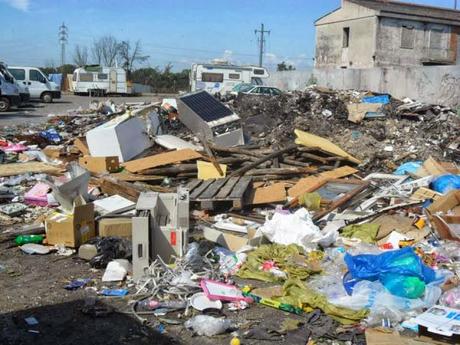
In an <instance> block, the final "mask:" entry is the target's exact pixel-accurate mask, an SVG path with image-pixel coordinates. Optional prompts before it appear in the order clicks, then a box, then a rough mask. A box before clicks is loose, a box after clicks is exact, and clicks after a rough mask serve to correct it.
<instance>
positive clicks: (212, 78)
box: [201, 73, 224, 83]
mask: <svg viewBox="0 0 460 345" xmlns="http://www.w3.org/2000/svg"><path fill="white" fill-rule="evenodd" d="M201 81H204V82H212V83H222V82H223V81H224V74H223V73H201Z"/></svg>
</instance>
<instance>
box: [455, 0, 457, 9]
mask: <svg viewBox="0 0 460 345" xmlns="http://www.w3.org/2000/svg"><path fill="white" fill-rule="evenodd" d="M454 3H455V5H454V6H455V9H457V0H455V2H454Z"/></svg>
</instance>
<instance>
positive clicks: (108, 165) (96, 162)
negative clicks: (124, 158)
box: [78, 156, 120, 174]
mask: <svg viewBox="0 0 460 345" xmlns="http://www.w3.org/2000/svg"><path fill="white" fill-rule="evenodd" d="M78 162H79V163H80V165H81V166H82V167H83V168H85V169H86V170H88V171H90V172H92V173H95V174H103V173H106V172H116V171H118V169H120V163H119V161H118V157H117V156H111V157H91V156H83V157H81V158H80V159H79V160H78Z"/></svg>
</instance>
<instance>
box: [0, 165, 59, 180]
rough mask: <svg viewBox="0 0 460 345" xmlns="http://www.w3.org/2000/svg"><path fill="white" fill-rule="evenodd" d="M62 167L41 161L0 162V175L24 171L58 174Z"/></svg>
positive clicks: (17, 173) (24, 172)
mask: <svg viewBox="0 0 460 345" xmlns="http://www.w3.org/2000/svg"><path fill="white" fill-rule="evenodd" d="M62 171H63V170H62V169H60V168H57V167H55V166H52V165H49V164H46V163H42V162H27V163H9V164H0V176H1V177H6V176H15V175H22V174H26V173H32V174H50V175H59V174H60V173H62Z"/></svg>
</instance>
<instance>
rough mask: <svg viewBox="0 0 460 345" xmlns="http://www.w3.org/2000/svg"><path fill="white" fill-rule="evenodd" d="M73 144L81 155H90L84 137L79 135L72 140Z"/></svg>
mask: <svg viewBox="0 0 460 345" xmlns="http://www.w3.org/2000/svg"><path fill="white" fill-rule="evenodd" d="M73 146H75V147H76V148H77V149H78V150H79V151H80V152H81V153H82V154H83V156H90V155H91V153H90V152H89V148H88V143H87V142H86V138H85V137H79V138H77V139H75V140H74V142H73Z"/></svg>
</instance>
